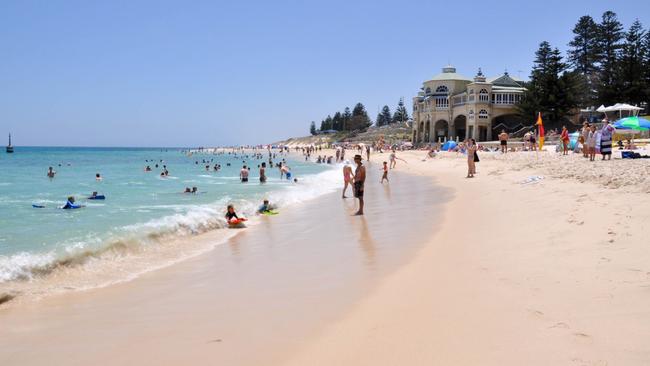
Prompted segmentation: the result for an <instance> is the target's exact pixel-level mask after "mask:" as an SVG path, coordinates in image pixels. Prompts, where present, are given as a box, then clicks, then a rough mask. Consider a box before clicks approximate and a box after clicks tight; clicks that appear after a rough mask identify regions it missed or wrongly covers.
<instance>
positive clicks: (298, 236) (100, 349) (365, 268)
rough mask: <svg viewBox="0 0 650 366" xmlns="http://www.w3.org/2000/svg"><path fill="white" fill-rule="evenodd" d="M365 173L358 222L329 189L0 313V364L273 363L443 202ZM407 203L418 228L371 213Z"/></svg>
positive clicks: (400, 248) (413, 185)
mask: <svg viewBox="0 0 650 366" xmlns="http://www.w3.org/2000/svg"><path fill="white" fill-rule="evenodd" d="M371 166H372V168H373V169H370V170H369V179H372V183H369V184H368V191H367V192H369V193H370V192H372V194H374V195H378V196H377V197H383V198H382V199H377V200H375V202H372V203H368V204H367V206H366V209H367V212H368V213H367V216H366V217H365V218H359V217H352V216H350V215H351V212H352V210H353V209H354V206H355V203H354V201H353V200H351V199H347V200H342V199H341V198H340V191H336V192H334V193H329V194H326V195H324V196H321V197H319V198H316V199H315V200H314V201H313V202H307V203H305V204H303V205H296V206H295V207H291V209H288V210H286V211H283V212H282V213H281V214H280V215H278V216H272V217H264V218H262V220H261V222H260V224H259V225H256V226H255V227H251V228H250V229H246V230H240V232H239V233H238V235H236V236H235V237H233V238H231V239H230V240H229V241H228V243H226V245H219V246H217V247H216V248H214V249H213V250H211V251H210V252H208V253H205V254H203V255H200V256H197V257H195V258H192V259H189V260H186V261H183V262H181V263H177V264H174V265H172V266H170V267H167V268H163V269H160V270H157V271H154V272H150V273H146V274H144V275H142V276H140V277H138V278H137V279H134V280H132V281H130V282H127V283H121V284H117V285H113V286H109V287H106V288H103V289H97V290H88V291H84V292H77V293H70V294H64V295H62V296H58V295H57V296H52V297H48V298H46V299H43V300H41V301H39V302H36V303H33V304H28V305H27V306H21V307H15V308H10V309H5V310H6V311H0V322H2V323H3V327H2V329H0V343H2V344H3V345H4V346H6V347H3V349H4V350H5V351H1V352H0V360H4V361H5V362H3V363H6V364H21V365H23V364H40V363H42V362H44V360H52V359H54V360H56V359H58V357H61V355H63V354H69V353H70V354H74V355H75V358H74V359H73V360H71V361H70V362H68V364H70V363H71V364H87V363H94V364H97V363H98V362H99V363H100V364H101V363H105V364H115V363H118V364H120V363H134V362H135V363H138V364H160V363H162V364H178V363H187V362H190V363H199V364H201V363H208V364H212V363H214V362H217V361H215V360H218V361H220V362H223V363H225V364H242V365H246V364H251V365H252V364H260V362H263V363H265V362H268V361H269V360H274V361H273V362H272V363H280V362H281V361H282V360H284V359H285V358H286V357H287V355H289V354H291V352H292V350H293V349H296V348H298V347H300V346H302V344H303V343H304V342H306V340H308V339H311V338H312V335H313V334H314V332H317V331H318V329H320V328H321V327H322V326H324V325H326V324H329V323H331V322H333V321H334V320H335V319H337V318H339V317H340V316H341V315H342V314H344V313H345V312H346V310H347V309H349V308H350V307H351V306H352V305H353V304H354V303H356V302H357V301H359V300H360V299H361V298H362V297H363V296H364V295H365V294H366V293H367V292H368V291H369V290H370V289H371V288H372V287H373V286H375V285H376V284H377V283H378V282H380V281H381V279H382V278H383V277H384V276H385V275H386V274H387V273H390V272H391V271H393V270H394V269H395V268H397V267H399V266H400V265H401V264H402V263H403V262H404V261H405V260H408V257H409V256H411V255H412V254H413V253H414V250H415V249H417V246H418V245H419V242H418V241H417V240H414V239H415V237H416V235H417V236H422V235H425V234H426V233H427V232H428V230H429V227H430V226H429V225H425V224H426V223H427V221H428V220H429V219H430V218H431V217H432V215H436V213H437V207H438V206H439V203H436V202H435V201H436V199H434V197H437V199H444V197H445V195H446V193H445V192H444V191H441V190H438V189H437V188H436V187H435V186H434V185H432V184H431V183H430V182H429V181H428V180H427V181H422V182H419V181H418V180H417V179H416V178H414V177H412V176H410V175H396V176H395V184H396V185H395V188H400V190H399V191H398V190H395V191H391V189H390V187H387V186H383V187H382V186H381V185H379V183H378V182H379V171H378V165H377V164H375V165H374V166H373V165H371ZM374 168H377V169H374ZM400 181H401V182H402V183H401V185H398V184H400V183H399V182H400ZM406 187H409V188H408V189H405V188H406ZM369 193H367V194H369ZM418 196H423V197H424V199H421V201H422V202H421V203H420V204H419V205H417V206H416V208H417V211H416V212H419V213H421V215H419V216H418V217H413V218H412V220H411V221H412V223H413V224H414V225H417V226H418V227H420V229H418V230H415V231H413V230H411V229H409V228H408V227H407V226H404V225H401V226H397V227H395V228H391V225H390V224H391V222H392V216H387V215H382V214H381V213H382V212H390V213H392V214H393V215H398V216H404V215H407V214H408V213H409V212H410V210H411V209H412V205H411V204H410V202H412V201H413V200H414V198H415V197H418ZM418 207H419V208H418ZM371 217H373V218H376V219H374V220H371V219H370V218H371ZM325 220H326V221H325ZM332 228H340V229H341V230H332ZM406 238H413V240H407V242H403V240H405V239H406ZM277 329H282V332H280V333H278V332H277V331H276V330H277ZM162 334H174V336H173V337H165V338H164V339H161V338H160V335H162ZM153 339H155V340H156V341H155V342H153ZM27 344H29V345H31V346H30V348H31V347H36V348H37V349H39V352H28V351H27V349H26V348H25V345H27ZM90 344H93V345H95V346H94V348H92V349H90V350H89V349H87V348H84V347H83V345H86V346H88V345H90ZM219 345H221V347H218V346H219ZM224 347H227V348H224ZM250 348H254V349H256V350H257V351H256V353H255V354H250V352H248V351H247V350H248V349H250ZM115 350H119V352H114V351H115ZM5 352H6V353H5ZM151 354H156V357H155V359H153V358H149V357H148V356H150V355H151ZM206 357H208V358H206ZM207 359H210V360H212V361H211V362H206V361H204V360H207ZM188 360H191V361H188Z"/></svg>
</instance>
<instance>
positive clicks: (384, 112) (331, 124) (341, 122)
mask: <svg viewBox="0 0 650 366" xmlns="http://www.w3.org/2000/svg"><path fill="white" fill-rule="evenodd" d="M408 118H409V116H408V111H407V110H406V107H405V106H404V100H403V99H400V100H399V103H398V104H397V108H396V109H395V113H394V114H392V115H391V112H390V108H389V107H388V106H387V105H385V106H384V107H383V108H382V109H381V111H380V112H379V114H377V119H376V121H375V125H376V126H378V127H380V126H385V125H388V124H391V123H397V122H406V121H408ZM372 124H373V122H372V120H371V119H370V117H368V112H367V111H366V107H365V106H364V105H363V104H362V103H357V104H356V105H355V106H354V108H353V109H352V111H350V108H349V107H345V109H344V110H343V113H341V112H338V111H337V112H336V113H334V116H332V115H328V116H327V117H326V118H325V119H323V120H322V121H321V122H320V128H317V127H316V122H315V121H311V125H310V126H309V133H311V134H312V135H316V134H318V133H319V132H323V131H330V130H334V131H363V130H365V129H367V128H368V127H370V126H371V125H372Z"/></svg>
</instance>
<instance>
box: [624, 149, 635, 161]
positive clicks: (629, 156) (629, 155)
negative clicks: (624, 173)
mask: <svg viewBox="0 0 650 366" xmlns="http://www.w3.org/2000/svg"><path fill="white" fill-rule="evenodd" d="M621 157H622V158H623V159H634V153H633V152H632V151H621Z"/></svg>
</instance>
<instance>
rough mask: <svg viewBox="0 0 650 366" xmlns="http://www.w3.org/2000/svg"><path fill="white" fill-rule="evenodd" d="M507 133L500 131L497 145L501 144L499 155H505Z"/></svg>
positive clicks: (506, 150)
mask: <svg viewBox="0 0 650 366" xmlns="http://www.w3.org/2000/svg"><path fill="white" fill-rule="evenodd" d="M508 137H510V136H508V133H507V132H506V130H501V133H500V134H499V143H500V144H501V153H502V154H505V153H507V152H508Z"/></svg>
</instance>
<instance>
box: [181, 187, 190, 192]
mask: <svg viewBox="0 0 650 366" xmlns="http://www.w3.org/2000/svg"><path fill="white" fill-rule="evenodd" d="M183 193H192V190H191V189H190V187H185V190H184V191H183Z"/></svg>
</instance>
